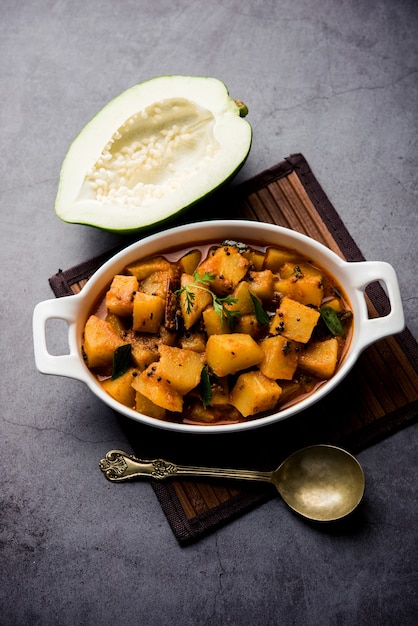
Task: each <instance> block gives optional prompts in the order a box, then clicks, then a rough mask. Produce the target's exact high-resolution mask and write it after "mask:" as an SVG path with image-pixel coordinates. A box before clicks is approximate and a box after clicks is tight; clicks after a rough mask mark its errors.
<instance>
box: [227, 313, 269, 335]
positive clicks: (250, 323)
mask: <svg viewBox="0 0 418 626" xmlns="http://www.w3.org/2000/svg"><path fill="white" fill-rule="evenodd" d="M234 332H236V333H244V334H246V335H250V336H251V337H252V338H253V339H257V337H260V335H261V334H262V333H264V332H265V326H263V324H260V322H259V321H257V317H256V315H255V314H254V313H247V314H246V315H241V316H240V317H238V318H237V319H236V322H235V326H234Z"/></svg>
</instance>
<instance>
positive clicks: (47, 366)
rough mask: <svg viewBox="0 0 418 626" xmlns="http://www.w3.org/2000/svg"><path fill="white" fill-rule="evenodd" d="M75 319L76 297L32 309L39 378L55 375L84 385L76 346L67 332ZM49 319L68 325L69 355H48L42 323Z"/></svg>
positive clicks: (44, 329) (56, 300)
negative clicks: (58, 320) (42, 375)
mask: <svg viewBox="0 0 418 626" xmlns="http://www.w3.org/2000/svg"><path fill="white" fill-rule="evenodd" d="M78 315H79V304H78V299H77V296H68V297H63V298H57V299H53V300H45V301H44V302H40V303H39V304H37V305H36V307H35V309H34V312H33V318H32V328H33V344H34V351H35V363H36V367H37V368H38V370H39V371H40V372H41V373H42V374H55V375H57V376H67V377H68V378H75V379H77V380H82V381H85V378H86V372H85V369H84V367H83V363H82V361H81V359H80V354H79V352H78V346H77V345H75V343H74V342H72V341H71V332H70V331H71V328H72V327H73V326H74V324H75V323H76V320H77V316H78ZM50 319H62V320H64V321H66V322H67V323H68V344H69V348H70V352H69V354H63V355H58V356H55V355H52V354H50V353H49V352H48V347H47V343H46V323H47V321H48V320H50Z"/></svg>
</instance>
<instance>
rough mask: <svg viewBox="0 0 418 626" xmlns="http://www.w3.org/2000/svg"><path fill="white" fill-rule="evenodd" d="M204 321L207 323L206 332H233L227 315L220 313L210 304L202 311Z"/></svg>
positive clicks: (208, 333) (216, 333)
mask: <svg viewBox="0 0 418 626" xmlns="http://www.w3.org/2000/svg"><path fill="white" fill-rule="evenodd" d="M202 317H203V323H204V325H205V331H206V334H207V335H208V336H209V335H223V334H226V333H229V332H231V329H230V327H229V324H228V320H227V319H226V317H225V316H223V315H219V313H217V312H216V311H215V309H214V308H213V306H208V307H207V308H206V309H205V310H204V311H203V313H202Z"/></svg>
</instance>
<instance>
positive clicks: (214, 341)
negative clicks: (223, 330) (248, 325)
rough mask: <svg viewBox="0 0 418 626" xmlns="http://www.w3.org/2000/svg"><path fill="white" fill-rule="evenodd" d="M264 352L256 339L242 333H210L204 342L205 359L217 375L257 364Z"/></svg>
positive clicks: (233, 372) (232, 372) (231, 372)
mask: <svg viewBox="0 0 418 626" xmlns="http://www.w3.org/2000/svg"><path fill="white" fill-rule="evenodd" d="M263 357H264V352H263V350H262V348H260V346H259V345H258V344H257V342H256V341H254V339H253V338H252V337H250V336H249V335H246V334H244V333H231V334H225V335H210V337H209V338H208V342H207V344H206V361H207V364H208V365H209V367H210V368H211V370H212V371H213V372H214V373H215V374H216V375H217V376H227V375H228V374H235V373H236V372H239V371H240V370H244V369H247V368H248V367H252V366H253V365H257V364H258V363H260V362H261V361H262V359H263Z"/></svg>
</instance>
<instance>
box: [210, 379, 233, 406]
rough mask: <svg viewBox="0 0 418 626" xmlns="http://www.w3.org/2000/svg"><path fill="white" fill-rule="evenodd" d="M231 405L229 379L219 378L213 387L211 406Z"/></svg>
mask: <svg viewBox="0 0 418 626" xmlns="http://www.w3.org/2000/svg"><path fill="white" fill-rule="evenodd" d="M227 404H230V398H229V386H228V377H227V376H224V377H222V378H218V379H217V382H216V384H214V385H212V399H211V401H210V405H211V406H225V405H227Z"/></svg>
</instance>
